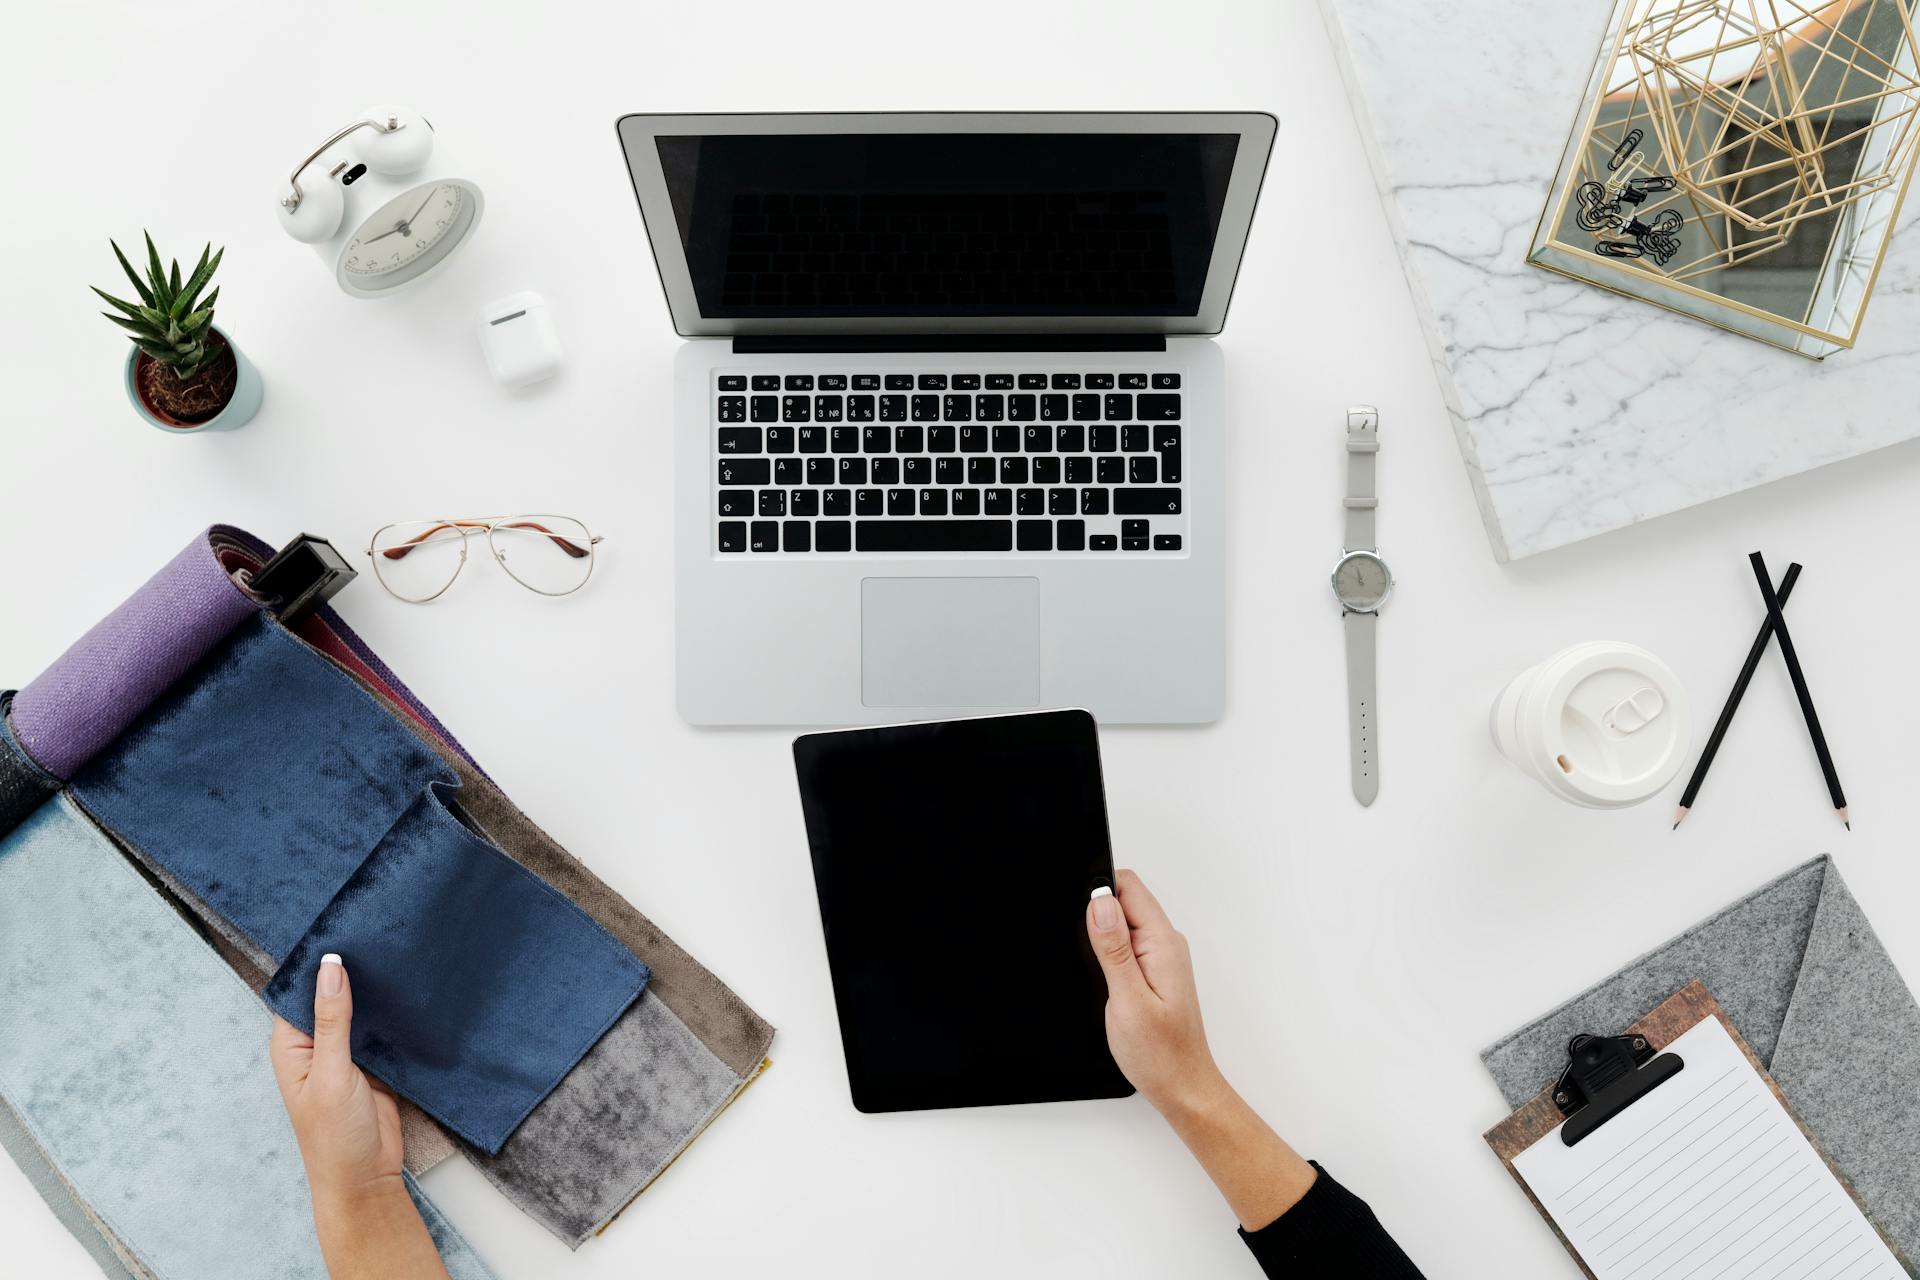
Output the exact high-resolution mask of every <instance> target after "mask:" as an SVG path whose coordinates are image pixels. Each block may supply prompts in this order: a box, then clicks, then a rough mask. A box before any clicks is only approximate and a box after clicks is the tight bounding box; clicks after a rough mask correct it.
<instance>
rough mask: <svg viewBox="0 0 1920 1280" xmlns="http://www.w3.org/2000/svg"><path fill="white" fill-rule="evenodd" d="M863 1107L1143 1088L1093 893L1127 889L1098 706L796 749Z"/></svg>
mask: <svg viewBox="0 0 1920 1280" xmlns="http://www.w3.org/2000/svg"><path fill="white" fill-rule="evenodd" d="M793 750H794V763H795V766H796V768H797V770H798V772H799V778H800V799H801V805H802V807H803V809H804V810H805V812H806V822H807V839H808V842H809V844H810V845H811V847H812V851H813V874H814V885H815V887H816V889H817V890H818V891H819V897H820V918H821V923H822V924H823V925H824V927H825V929H826V940H827V960H828V963H829V965H830V966H831V968H832V970H833V994H834V1002H835V1004H836V1006H837V1007H838V1010H839V1014H840V1037H841V1042H842V1044H843V1045H844V1046H845V1049H846V1056H847V1075H848V1080H849V1083H850V1085H851V1086H852V1090H853V1102H854V1105H855V1106H856V1107H858V1108H859V1109H860V1110H862V1111H907V1110H918V1109H923V1108H931V1107H970V1106H986V1105H993V1104H1000V1103H1012V1102H1053V1101H1061V1100H1065V1099H1073V1098H1117V1097H1124V1096H1126V1095H1127V1094H1129V1093H1131V1092H1132V1088H1131V1086H1129V1085H1128V1084H1127V1082H1126V1080H1125V1078H1124V1077H1122V1076H1121V1074H1120V1072H1119V1069H1118V1068H1117V1067H1115V1066H1114V1064H1113V1059H1112V1057H1111V1056H1110V1055H1109V1054H1108V1052H1107V1041H1106V1030H1105V1023H1104V1017H1105V1015H1104V1010H1105V1006H1106V982H1105V979H1104V978H1103V977H1102V975H1101V973H1100V968H1099V963H1098V961H1097V960H1096V959H1095V957H1094V955H1093V949H1092V946H1091V945H1090V944H1089V943H1088V941H1087V933H1086V925H1085V911H1086V905H1087V896H1088V894H1089V893H1091V892H1092V891H1093V889H1094V887H1095V886H1097V885H1102V884H1107V885H1110V884H1112V883H1113V856H1112V852H1111V850H1110V848H1109V845H1108V839H1107V813H1106V798H1105V793H1104V792H1103V790H1102V787H1101V781H1100V745H1099V740H1098V737H1097V735H1096V731H1095V727H1094V722H1093V717H1092V716H1090V715H1088V714H1087V713H1086V712H1084V711H1053V712H1045V713H1042V714H1038V715H1017V716H993V717H987V718H983V719H977V720H958V721H951V722H947V723H941V724H914V725H897V726H889V727H886V728H879V729H856V730H850V731H847V732H844V733H821V734H810V735H808V736H806V737H803V738H800V739H799V740H797V741H796V742H795V743H794V749H793Z"/></svg>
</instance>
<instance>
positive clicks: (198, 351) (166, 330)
mask: <svg viewBox="0 0 1920 1280" xmlns="http://www.w3.org/2000/svg"><path fill="white" fill-rule="evenodd" d="M141 234H143V235H146V234H147V233H145V232H142V233H141ZM107 243H108V244H112V245H113V256H114V257H116V258H118V259H120V269H121V270H122V271H125V272H126V273H127V279H129V280H131V281H133V287H134V289H135V290H136V291H137V292H138V293H139V295H140V301H139V302H138V303H137V304H136V303H132V302H125V301H122V300H121V299H119V298H116V297H114V296H113V295H112V294H110V293H108V292H106V290H104V289H94V292H95V293H97V294H99V295H100V296H101V297H102V298H104V299H106V302H107V305H109V306H111V307H112V308H113V309H114V311H118V312H119V313H120V314H119V315H115V314H114V313H113V311H102V312H101V313H100V314H101V315H103V316H105V317H106V318H107V319H109V320H111V321H113V322H114V323H115V324H117V325H119V326H120V327H121V328H122V329H125V330H126V331H127V332H128V333H129V334H131V335H132V336H133V345H134V346H136V347H139V348H140V349H141V350H142V351H144V352H146V353H147V354H148V355H149V356H152V357H153V358H154V359H155V360H158V361H159V362H160V363H161V364H164V365H166V366H167V367H168V368H170V369H172V370H173V374H174V376H175V377H176V378H178V379H179V380H180V381H182V382H185V381H187V380H188V379H189V378H192V377H193V376H194V375H195V374H197V373H199V372H200V371H201V370H202V369H205V368H206V367H207V366H208V365H209V364H211V363H213V359H214V357H215V356H217V355H218V354H219V351H218V349H216V348H214V347H212V346H211V345H210V344H209V342H208V339H210V338H211V337H212V336H213V302H214V299H216V298H218V297H219V296H220V290H219V289H217V288H216V289H214V291H213V292H212V293H209V294H208V295H207V296H206V297H205V298H202V297H201V296H200V291H201V290H202V289H204V288H206V287H207V281H209V280H211V279H213V273H214V271H215V270H216V269H217V268H218V267H219V266H220V256H221V254H224V253H225V252H226V250H225V249H221V250H219V251H218V252H214V251H213V246H212V245H208V246H207V247H206V248H205V249H202V250H201V251H200V263H199V265H198V266H196V267H194V269H193V271H192V273H191V274H189V275H188V276H187V278H186V279H185V280H184V281H183V280H181V278H180V260H179V259H178V258H176V259H174V262H173V270H172V271H165V270H162V269H161V266H160V251H159V250H158V249H155V248H154V247H153V237H152V236H151V235H147V278H146V279H145V280H142V279H141V278H140V275H139V273H138V272H136V271H135V270H134V269H133V264H132V263H130V262H128V261H127V255H126V254H124V253H122V252H120V246H119V245H117V244H114V242H113V241H111V240H109V241H108V242H107Z"/></svg>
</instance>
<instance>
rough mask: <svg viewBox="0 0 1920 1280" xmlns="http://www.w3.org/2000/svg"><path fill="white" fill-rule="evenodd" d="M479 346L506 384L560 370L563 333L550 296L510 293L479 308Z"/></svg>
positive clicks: (534, 379)
mask: <svg viewBox="0 0 1920 1280" xmlns="http://www.w3.org/2000/svg"><path fill="white" fill-rule="evenodd" d="M479 330H480V349H481V350H482V351H484V352H486V354H487V367H488V368H489V369H491V370H493V376H494V377H496V378H498V379H499V380H500V382H501V384H502V385H503V386H508V387H524V386H527V385H529V384H531V383H535V382H538V381H540V380H541V379H542V378H550V377H552V376H553V375H554V374H556V373H558V372H559V371H560V358H561V353H560V333H559V330H557V329H555V328H554V327H553V313H552V312H551V311H549V310H548V309H547V300H546V299H545V298H542V297H541V296H540V295H539V294H537V293H533V292H523V293H510V294H508V295H507V296H506V297H504V298H498V299H495V300H494V301H492V302H489V303H488V304H487V305H486V306H484V307H482V308H480V318H479Z"/></svg>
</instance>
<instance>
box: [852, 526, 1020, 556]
mask: <svg viewBox="0 0 1920 1280" xmlns="http://www.w3.org/2000/svg"><path fill="white" fill-rule="evenodd" d="M853 538H854V549H855V550H856V551H1011V550H1013V521H1011V520H857V521H855V522H854V526H853Z"/></svg>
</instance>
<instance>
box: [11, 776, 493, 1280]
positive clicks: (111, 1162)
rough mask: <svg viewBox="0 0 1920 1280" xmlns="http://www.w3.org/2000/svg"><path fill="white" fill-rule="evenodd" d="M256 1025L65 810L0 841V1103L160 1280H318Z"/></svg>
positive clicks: (181, 934)
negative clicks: (2, 1100)
mask: <svg viewBox="0 0 1920 1280" xmlns="http://www.w3.org/2000/svg"><path fill="white" fill-rule="evenodd" d="M270 1025H271V1020H270V1019H269V1017H268V1015H267V1011H266V1010H265V1009H263V1008H262V1007H261V1005H260V1002H259V1001H258V1000H257V999H255V998H254V996H253V993H252V992H250V991H248V990H247V988H246V986H245V985H244V984H243V983H242V982H241V981H240V979H239V978H238V977H237V976H235V975H234V973H233V972H232V971H231V970H230V969H228V968H227V967H226V966H225V965H224V964H223V963H221V961H220V959H219V958H218V957H217V956H216V955H215V954H214V953H213V951H212V950H211V949H210V948H209V947H208V946H207V945H206V943H205V942H203V941H202V940H201V939H200V937H199V936H198V935H197V934H195V933H194V931H193V930H192V928H191V927H189V926H188V925H187V924H186V922H185V921H183V920H182V919H181V918H180V917H179V916H178V915H176V914H175V913H174V911H173V910H172V908H171V907H169V906H168V905H167V903H166V902H165V900H163V899H162V898H161V897H160V896H159V895H158V894H157V893H155V892H154V890H153V889H152V888H151V887H150V886H149V885H148V884H147V883H146V881H145V880H143V879H142V878H141V877H140V876H139V874H138V873H136V872H135V871H134V869H133V868H132V867H131V866H130V865H129V864H128V863H127V862H126V861H125V860H124V859H123V858H122V857H121V856H120V855H119V853H118V852H117V851H115V850H114V849H113V848H112V846H111V845H110V844H109V843H108V841H107V840H106V838H105V837H104V836H103V835H101V833H100V832H99V831H98V830H97V829H96V828H94V827H93V825H92V824H91V823H89V822H88V821H87V820H86V819H85V818H84V817H83V816H82V815H81V814H80V813H79V812H78V811H77V810H76V809H75V808H74V807H73V805H72V802H71V801H70V800H68V799H67V798H66V797H65V796H60V797H56V798H54V799H52V800H49V801H47V802H46V803H45V804H44V805H42V806H41V807H40V808H39V809H38V810H37V811H36V812H35V813H34V814H33V815H32V816H31V817H29V818H28V819H27V820H26V821H25V822H23V823H22V824H21V825H20V826H19V827H18V828H16V829H15V830H14V831H13V832H12V834H10V835H8V836H7V837H6V838H5V839H4V840H0V1099H4V1100H5V1102H6V1103H7V1104H8V1105H9V1106H10V1107H12V1108H13V1110H14V1112H15V1113H16V1114H17V1115H18V1117H19V1119H20V1122H21V1124H22V1126H23V1127H24V1128H25V1130H26V1132H27V1134H28V1135H29V1136H30V1137H31V1138H32V1140H33V1141H34V1143H35V1144H36V1145H37V1146H38V1147H39V1149H40V1150H41V1151H42V1152H44V1153H45V1154H46V1157H47V1159H48V1160H49V1161H50V1162H51V1163H52V1165H53V1166H54V1167H55V1168H57V1169H58V1170H59V1172H60V1174H61V1176H62V1177H63V1178H64V1179H65V1180H66V1182H67V1183H68V1184H69V1185H70V1186H71V1187H72V1188H73V1191H74V1193H75V1194H76V1195H77V1196H78V1197H79V1198H80V1199H82V1200H84V1201H85V1202H86V1203H87V1205H88V1206H89V1207H90V1208H92V1210H93V1211H94V1212H95V1213H96V1214H97V1215H98V1216H99V1217H100V1219H101V1220H102V1221H103V1222H104V1223H105V1224H106V1225H107V1227H108V1228H109V1229H110V1230H111V1231H112V1232H113V1233H114V1235H115V1237H117V1238H118V1239H119V1240H120V1241H121V1242H122V1243H123V1244H124V1245H125V1246H126V1247H127V1248H128V1249H130V1250H131V1251H132V1252H133V1254H134V1256H136V1257H137V1258H139V1259H140V1261H141V1263H142V1264H143V1265H144V1266H146V1267H147V1268H148V1269H149V1270H151V1271H152V1272H153V1273H154V1274H155V1275H156V1276H157V1277H159V1280H325V1277H326V1269H325V1267H324V1265H323V1264H322V1262H321V1258H320V1248H319V1244H318V1242H317V1241H316V1240H315V1238H314V1233H313V1216H312V1209H311V1204H310V1201H309V1199H308V1195H307V1183H306V1175H305V1172H304V1170H303V1169H302V1167H301V1164H300V1154H299V1150H298V1148H297V1147H296V1145H295V1143H294V1138H293V1130H292V1128H291V1126H290V1125H289V1123H288V1121H287V1116H286V1112H285V1110H284V1108H283V1107H282V1105H281V1102H280V1095H279V1091H278V1089H277V1088H276V1087H275V1085H274V1079H273V1073H272V1070H271V1069H270V1067H269V1065H268V1061H267V1035H268V1030H269V1027H270ZM416 1194H417V1193H416ZM420 1200H421V1202H422V1204H423V1212H426V1213H427V1220H428V1222H429V1225H430V1226H431V1227H433V1228H434V1230H435V1233H436V1234H435V1238H436V1240H437V1241H439V1242H440V1243H441V1246H442V1254H443V1256H444V1257H445V1258H446V1260H447V1264H448V1270H449V1271H450V1272H451V1273H452V1275H453V1277H454V1280H488V1277H489V1276H490V1273H489V1272H488V1271H487V1269H486V1267H485V1266H484V1265H483V1264H481V1262H480V1261H479V1259H478V1258H477V1257H475V1256H474V1254H473V1252H472V1251H471V1250H470V1249H469V1248H468V1247H467V1246H466V1244H465V1242H464V1241H462V1240H461V1239H460V1238H459V1236H458V1235H457V1234H456V1233H454V1232H453V1230H452V1228H451V1227H450V1226H449V1225H447V1223H446V1222H445V1220H444V1219H442V1218H441V1217H440V1215H439V1214H438V1212H437V1211H435V1210H433V1209H432V1206H431V1204H429V1203H426V1202H425V1199H424V1197H420Z"/></svg>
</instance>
